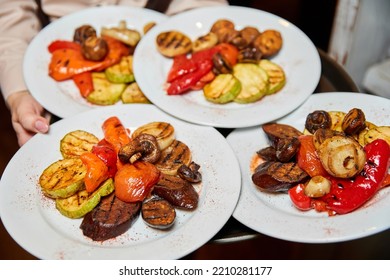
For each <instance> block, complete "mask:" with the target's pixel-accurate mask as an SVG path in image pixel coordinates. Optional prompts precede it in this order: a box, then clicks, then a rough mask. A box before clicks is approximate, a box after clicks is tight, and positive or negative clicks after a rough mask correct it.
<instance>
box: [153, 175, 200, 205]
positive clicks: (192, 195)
mask: <svg viewBox="0 0 390 280" xmlns="http://www.w3.org/2000/svg"><path fill="white" fill-rule="evenodd" d="M153 193H154V194H156V195H158V196H159V197H162V198H164V199H166V200H168V201H169V203H171V204H172V205H173V206H175V207H179V208H182V209H187V210H192V209H195V208H197V206H198V201H199V195H198V193H197V192H196V190H195V188H194V186H193V185H192V184H191V183H189V182H188V181H186V180H184V179H182V178H180V177H178V176H172V175H167V174H163V175H162V176H161V178H160V180H159V181H158V182H157V184H156V185H154V188H153Z"/></svg>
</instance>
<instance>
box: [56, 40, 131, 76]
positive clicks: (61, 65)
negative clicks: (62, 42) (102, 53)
mask: <svg viewBox="0 0 390 280" xmlns="http://www.w3.org/2000/svg"><path fill="white" fill-rule="evenodd" d="M104 40H105V41H106V42H107V44H108V49H109V51H108V54H107V56H106V57H105V58H104V60H102V61H90V60H87V59H85V58H84V57H83V55H82V53H81V49H79V50H76V49H73V48H59V49H57V50H55V51H53V53H52V57H51V60H50V63H49V75H50V77H52V78H53V79H55V80H56V81H64V80H68V79H70V78H72V77H73V76H74V75H77V74H80V73H83V72H88V71H92V70H94V71H102V70H104V69H105V68H107V67H109V66H111V65H113V64H116V63H118V62H119V60H120V59H121V58H122V56H125V55H128V54H129V52H130V49H129V48H128V47H127V46H126V45H124V44H123V43H121V42H120V41H118V40H116V39H114V38H111V37H104Z"/></svg>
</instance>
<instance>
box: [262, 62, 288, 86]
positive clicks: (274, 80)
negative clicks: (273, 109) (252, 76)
mask: <svg viewBox="0 0 390 280" xmlns="http://www.w3.org/2000/svg"><path fill="white" fill-rule="evenodd" d="M259 65H260V67H261V68H263V69H264V70H265V72H267V75H268V81H269V88H268V92H267V94H273V93H276V92H278V91H279V90H281V89H282V88H283V87H284V85H285V84H286V75H285V73H284V71H283V68H282V67H280V66H279V65H278V64H276V63H274V62H271V61H270V60H268V59H262V60H260V63H259Z"/></svg>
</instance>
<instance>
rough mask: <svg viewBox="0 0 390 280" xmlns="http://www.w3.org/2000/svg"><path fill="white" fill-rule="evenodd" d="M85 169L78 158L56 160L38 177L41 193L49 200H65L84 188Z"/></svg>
mask: <svg viewBox="0 0 390 280" xmlns="http://www.w3.org/2000/svg"><path fill="white" fill-rule="evenodd" d="M86 172H87V169H86V167H85V166H84V164H83V162H82V161H81V160H80V159H79V158H69V159H62V160H58V161H56V162H54V163H52V164H50V165H49V166H48V167H47V168H46V169H45V170H44V171H43V172H42V174H41V176H40V177H39V185H40V186H41V190H42V192H43V193H44V194H45V195H46V196H48V197H51V198H66V197H69V196H71V195H73V194H75V193H76V192H78V191H79V190H81V189H83V188H84V177H85V174H86Z"/></svg>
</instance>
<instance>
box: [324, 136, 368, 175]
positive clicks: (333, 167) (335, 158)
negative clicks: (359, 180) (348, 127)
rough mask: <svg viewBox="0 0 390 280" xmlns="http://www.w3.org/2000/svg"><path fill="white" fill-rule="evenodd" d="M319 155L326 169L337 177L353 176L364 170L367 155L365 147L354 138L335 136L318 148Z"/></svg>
mask: <svg viewBox="0 0 390 280" xmlns="http://www.w3.org/2000/svg"><path fill="white" fill-rule="evenodd" d="M318 155H319V158H320V160H321V163H322V165H323V167H324V168H325V169H326V171H327V172H328V173H329V174H330V175H332V176H334V177H337V178H351V177H353V176H355V175H356V174H358V173H359V172H360V171H362V170H363V168H364V164H365V162H366V155H365V152H364V150H363V147H362V146H361V145H360V144H359V143H358V142H357V141H356V140H354V139H353V138H351V137H346V136H339V135H336V136H333V137H331V138H328V139H326V140H325V141H324V142H323V143H322V144H321V145H320V147H319V149H318Z"/></svg>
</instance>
